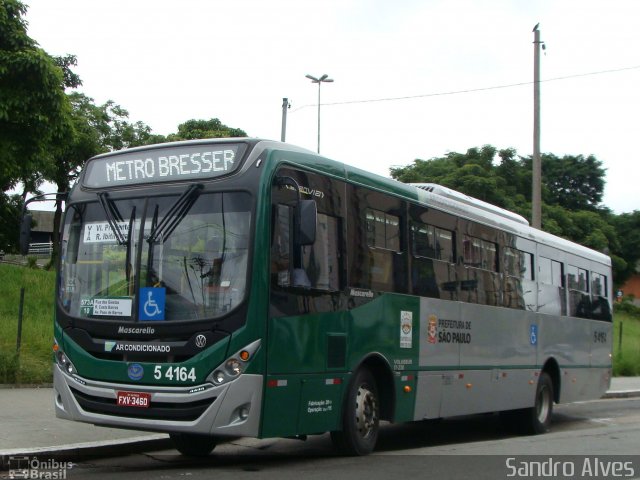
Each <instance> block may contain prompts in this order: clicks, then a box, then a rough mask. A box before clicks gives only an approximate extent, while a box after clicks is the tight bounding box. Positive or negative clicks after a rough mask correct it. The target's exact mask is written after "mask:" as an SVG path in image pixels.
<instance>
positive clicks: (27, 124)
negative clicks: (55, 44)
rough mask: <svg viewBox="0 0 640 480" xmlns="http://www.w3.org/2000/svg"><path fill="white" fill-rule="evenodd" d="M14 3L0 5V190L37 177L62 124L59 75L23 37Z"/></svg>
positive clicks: (21, 10) (22, 9)
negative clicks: (51, 140)
mask: <svg viewBox="0 0 640 480" xmlns="http://www.w3.org/2000/svg"><path fill="white" fill-rule="evenodd" d="M26 8H27V7H26V6H25V5H24V4H23V3H22V2H20V1H19V0H3V1H2V2H0V187H2V188H1V191H6V190H8V189H10V188H12V187H14V186H15V185H16V184H17V183H18V182H20V181H21V180H23V179H29V178H32V177H33V172H35V171H38V170H39V168H40V165H41V162H42V158H43V155H44V154H46V152H47V151H48V149H49V145H50V144H49V142H50V139H51V138H52V136H53V135H55V134H56V132H58V131H59V130H60V129H61V128H62V124H63V116H64V114H63V112H64V103H65V99H64V91H63V87H62V85H63V81H64V78H63V72H62V69H61V68H60V67H58V66H57V65H56V63H55V61H54V60H53V59H52V58H51V57H50V56H49V55H47V53H46V52H45V51H44V50H42V49H41V48H38V46H37V44H36V42H34V41H33V40H32V39H31V38H29V36H28V35H27V29H26V22H25V21H24V19H23V16H24V15H25V13H26Z"/></svg>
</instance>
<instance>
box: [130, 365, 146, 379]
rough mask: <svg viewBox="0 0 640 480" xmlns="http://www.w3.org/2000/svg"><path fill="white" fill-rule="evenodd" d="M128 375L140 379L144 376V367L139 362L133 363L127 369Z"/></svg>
mask: <svg viewBox="0 0 640 480" xmlns="http://www.w3.org/2000/svg"><path fill="white" fill-rule="evenodd" d="M127 375H129V378H130V379H131V380H140V379H142V377H143V376H144V368H142V365H140V364H139V363H132V364H131V365H129V368H128V369H127Z"/></svg>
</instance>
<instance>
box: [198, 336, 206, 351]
mask: <svg viewBox="0 0 640 480" xmlns="http://www.w3.org/2000/svg"><path fill="white" fill-rule="evenodd" d="M206 344H207V337H205V336H204V335H198V336H197V337H196V347H198V348H204V346H205V345H206Z"/></svg>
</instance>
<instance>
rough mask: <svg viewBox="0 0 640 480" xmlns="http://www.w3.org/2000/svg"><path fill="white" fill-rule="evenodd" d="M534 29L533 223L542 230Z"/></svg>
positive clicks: (535, 32) (537, 45)
mask: <svg viewBox="0 0 640 480" xmlns="http://www.w3.org/2000/svg"><path fill="white" fill-rule="evenodd" d="M539 25H540V24H539V23H538V24H536V26H535V27H533V162H532V164H533V172H532V176H531V207H532V210H533V211H532V213H531V223H532V224H533V227H534V228H537V229H540V228H542V160H541V158H540V45H541V44H542V45H543V48H544V42H541V41H540V30H539V29H538V26H539Z"/></svg>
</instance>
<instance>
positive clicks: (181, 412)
mask: <svg viewBox="0 0 640 480" xmlns="http://www.w3.org/2000/svg"><path fill="white" fill-rule="evenodd" d="M71 392H72V393H73V396H74V397H75V399H76V401H77V402H78V404H79V405H80V407H82V409H83V410H85V411H87V412H91V413H99V414H102V415H114V416H118V417H128V418H152V419H156V420H175V421H183V422H189V421H193V420H195V419H197V418H198V417H200V416H201V415H202V414H203V413H204V412H205V410H206V409H207V408H209V406H210V405H211V404H212V403H213V402H215V401H216V398H215V397H214V398H207V399H205V400H197V401H194V402H185V403H169V402H153V401H152V402H151V405H150V406H149V408H138V407H123V406H119V405H117V403H116V399H115V398H105V397H98V396H94V395H88V394H86V393H83V392H80V391H79V390H76V389H75V388H71Z"/></svg>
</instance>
